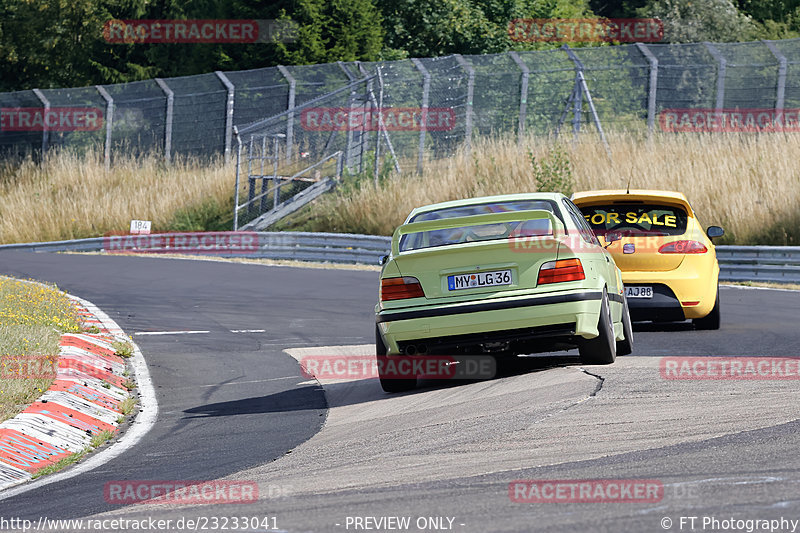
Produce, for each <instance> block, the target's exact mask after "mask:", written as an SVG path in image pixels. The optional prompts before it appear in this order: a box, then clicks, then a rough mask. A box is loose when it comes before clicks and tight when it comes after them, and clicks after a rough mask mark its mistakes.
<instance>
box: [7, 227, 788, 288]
mask: <svg viewBox="0 0 800 533" xmlns="http://www.w3.org/2000/svg"><path fill="white" fill-rule="evenodd" d="M390 243H391V239H390V238H389V237H382V236H377V235H356V234H349V233H307V232H276V231H265V232H230V231H222V232H207V233H158V234H153V235H114V236H110V237H96V238H92V239H77V240H72V241H54V242H35V243H25V244H4V245H0V250H29V251H33V252H67V251H69V252H100V251H107V252H111V253H114V252H149V253H179V254H180V253H191V254H204V255H214V256H217V257H252V258H259V259H291V260H297V261H326V262H331V263H360V264H371V265H376V264H378V262H379V261H380V258H381V256H383V255H385V254H387V253H388V252H389V247H390ZM717 257H718V258H719V264H720V280H721V281H770V282H777V283H800V246H717Z"/></svg>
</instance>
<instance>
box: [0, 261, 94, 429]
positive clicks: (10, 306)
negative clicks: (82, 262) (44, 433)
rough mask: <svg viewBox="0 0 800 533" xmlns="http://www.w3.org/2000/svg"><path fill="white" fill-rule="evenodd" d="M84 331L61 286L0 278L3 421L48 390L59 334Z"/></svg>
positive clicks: (0, 416) (0, 418)
mask: <svg viewBox="0 0 800 533" xmlns="http://www.w3.org/2000/svg"><path fill="white" fill-rule="evenodd" d="M80 327H81V322H80V319H79V317H78V312H77V309H76V308H75V306H74V305H73V304H72V302H71V301H70V300H69V298H67V296H66V295H65V294H64V293H63V292H61V291H60V290H58V288H57V287H54V286H49V285H44V284H41V283H29V282H26V281H22V280H17V279H12V278H6V277H2V276H0V422H2V421H3V420H6V419H8V418H10V417H12V416H14V415H15V414H17V413H18V412H20V411H21V410H22V409H24V408H25V407H27V406H28V405H29V404H30V403H31V402H33V401H34V400H36V398H38V397H39V396H41V394H42V392H44V391H45V390H47V388H48V387H49V386H50V384H51V383H52V381H53V377H54V376H51V375H50V374H51V370H52V369H53V367H54V365H55V364H56V363H55V361H56V360H57V359H58V341H59V339H60V337H61V333H62V332H76V331H80Z"/></svg>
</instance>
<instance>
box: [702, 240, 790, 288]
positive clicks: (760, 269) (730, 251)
mask: <svg viewBox="0 0 800 533" xmlns="http://www.w3.org/2000/svg"><path fill="white" fill-rule="evenodd" d="M717 259H718V260H719V268H720V273H719V279H720V280H722V281H771V282H774V283H800V246H717Z"/></svg>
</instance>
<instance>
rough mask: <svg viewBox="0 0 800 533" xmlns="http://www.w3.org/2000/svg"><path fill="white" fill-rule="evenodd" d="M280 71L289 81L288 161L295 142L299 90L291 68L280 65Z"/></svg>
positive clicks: (287, 119) (287, 117)
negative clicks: (295, 112) (296, 99)
mask: <svg viewBox="0 0 800 533" xmlns="http://www.w3.org/2000/svg"><path fill="white" fill-rule="evenodd" d="M278 71H280V73H281V75H282V76H283V77H284V78H285V79H286V81H288V82H289V100H288V103H287V108H286V109H288V110H289V114H288V115H287V116H286V162H287V163H288V162H289V161H291V159H292V144H293V143H294V106H295V103H294V102H295V95H296V91H297V80H295V79H294V76H292V74H291V73H290V72H289V69H287V68H286V67H284V66H283V65H278Z"/></svg>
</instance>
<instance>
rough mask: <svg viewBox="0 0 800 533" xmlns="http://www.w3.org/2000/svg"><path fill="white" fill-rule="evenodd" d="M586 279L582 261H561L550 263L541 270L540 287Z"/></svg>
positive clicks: (545, 264)
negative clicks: (547, 284)
mask: <svg viewBox="0 0 800 533" xmlns="http://www.w3.org/2000/svg"><path fill="white" fill-rule="evenodd" d="M582 279H586V274H585V273H584V272H583V265H582V264H581V260H580V259H559V260H558V261H548V262H546V263H544V264H543V265H542V266H541V268H540V269H539V281H538V282H537V284H538V285H544V284H546V283H560V282H562V281H579V280H582Z"/></svg>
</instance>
